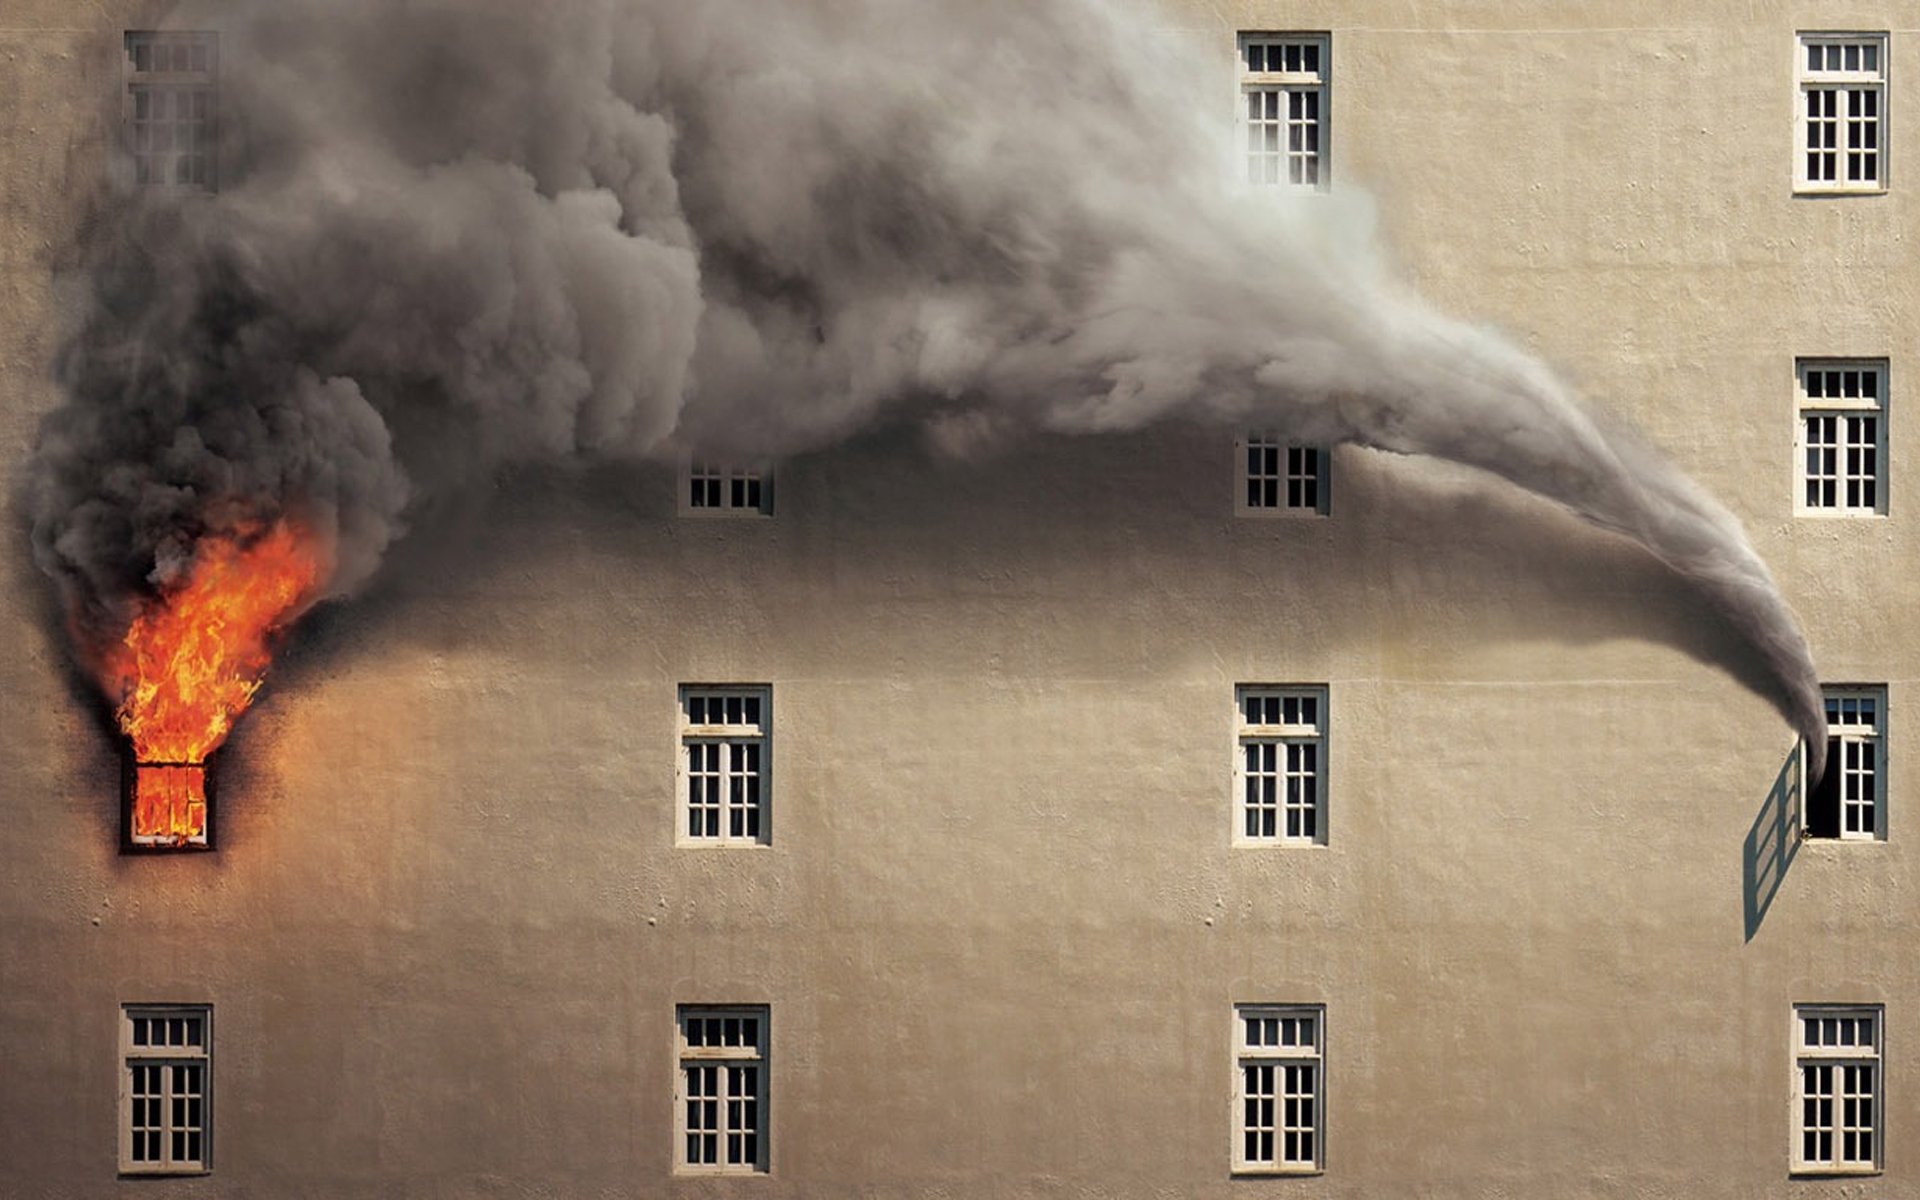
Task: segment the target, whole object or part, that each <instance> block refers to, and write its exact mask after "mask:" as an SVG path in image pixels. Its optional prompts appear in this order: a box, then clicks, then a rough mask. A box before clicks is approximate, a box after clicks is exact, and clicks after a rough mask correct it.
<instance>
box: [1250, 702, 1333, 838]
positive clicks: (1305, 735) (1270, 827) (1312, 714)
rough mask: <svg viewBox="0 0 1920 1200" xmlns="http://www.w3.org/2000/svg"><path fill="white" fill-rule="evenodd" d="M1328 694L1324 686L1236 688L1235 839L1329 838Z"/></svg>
mask: <svg viewBox="0 0 1920 1200" xmlns="http://www.w3.org/2000/svg"><path fill="white" fill-rule="evenodd" d="M1326 700H1327V692H1326V689H1325V688H1322V687H1274V686H1267V685H1259V686H1255V685H1252V684H1243V685H1242V686H1240V687H1239V688H1236V689H1235V691H1234V703H1235V706H1236V708H1237V711H1238V721H1237V725H1238V746H1237V748H1236V751H1235V758H1234V793H1235V795H1236V796H1237V797H1238V801H1237V807H1238V813H1237V818H1236V820H1235V823H1234V840H1235V841H1236V842H1239V843H1241V844H1262V845H1265V844H1278V843H1298V844H1302V845H1311V844H1313V843H1324V842H1325V841H1326V840H1327V822H1326V779H1327V769H1326V750H1327V726H1326V707H1327V706H1326Z"/></svg>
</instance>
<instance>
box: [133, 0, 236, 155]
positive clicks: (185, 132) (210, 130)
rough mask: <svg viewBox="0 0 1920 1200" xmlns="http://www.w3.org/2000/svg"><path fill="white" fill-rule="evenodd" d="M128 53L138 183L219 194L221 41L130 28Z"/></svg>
mask: <svg viewBox="0 0 1920 1200" xmlns="http://www.w3.org/2000/svg"><path fill="white" fill-rule="evenodd" d="M126 55H127V58H126V69H127V109H126V137H127V152H128V155H129V156H130V157H131V159H132V162H133V181H134V183H135V184H137V185H139V186H141V187H168V188H181V189H186V190H192V191H212V190H213V189H214V187H215V186H216V185H217V183H218V179H217V175H218V172H217V169H216V168H217V156H216V154H215V153H214V144H215V135H216V133H217V131H218V119H219V84H218V79H219V68H220V40H219V35H218V34H215V33H200V32H185V31H173V30H168V31H159V30H145V29H142V30H129V31H127V34H126Z"/></svg>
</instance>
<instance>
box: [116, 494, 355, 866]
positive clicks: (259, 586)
mask: <svg viewBox="0 0 1920 1200" xmlns="http://www.w3.org/2000/svg"><path fill="white" fill-rule="evenodd" d="M322 557H323V556H322V554H321V553H320V550H319V547H318V544H317V542H316V540H315V539H314V538H313V537H312V536H310V535H309V534H307V533H306V532H305V531H304V530H302V529H300V528H298V527H297V526H295V525H294V524H292V523H291V522H288V521H281V522H279V523H278V524H276V525H274V526H273V527H272V528H271V529H269V530H267V531H266V532H265V533H261V532H259V531H258V530H257V529H243V530H240V531H238V532H235V533H231V534H218V535H210V536H208V537H205V538H202V539H201V541H200V542H199V544H198V545H197V546H196V547H195V550H194V562H193V566H192V568H191V570H190V571H189V572H188V574H187V577H186V578H185V579H184V580H182V581H180V582H179V583H177V584H174V585H172V586H168V587H163V588H162V590H161V594H160V596H159V597H158V598H157V599H154V600H150V601H147V602H145V603H144V604H143V605H142V606H141V608H140V610H139V611H138V612H137V613H136V614H135V616H134V618H133V621H132V623H131V624H130V625H129V626H128V628H127V634H126V637H125V638H123V639H122V640H121V642H120V644H119V645H117V646H114V647H113V648H112V649H111V650H110V651H109V652H108V654H107V655H106V660H105V664H104V669H103V672H102V673H103V676H104V682H105V684H106V686H107V690H108V694H109V695H111V696H116V697H118V698H119V705H118V707H117V709H116V710H115V715H116V716H117V717H118V718H119V720H120V728H122V729H123V730H125V731H126V733H127V736H128V737H129V738H130V739H132V741H133V753H134V760H135V763H136V767H135V784H134V797H133V818H134V819H133V834H134V839H135V840H136V841H138V842H142V843H149V844H176V845H177V844H185V843H187V842H190V841H196V840H201V839H202V835H203V834H204V832H205V829H206V771H205V768H204V766H203V764H204V763H205V762H206V759H207V755H209V754H211V753H213V751H214V750H215V749H217V748H218V747H219V746H220V744H221V743H222V742H224V741H226V739H227V734H228V733H230V732H231V731H232V729H233V723H234V722H235V721H236V720H238V719H239V717H240V714H241V713H243V712H245V711H246V710H247V706H248V705H249V704H251V703H252V702H253V697H254V693H255V692H257V691H259V690H260V681H261V679H262V678H263V677H264V676H265V674H266V671H267V666H268V664H269V663H271V662H272V660H273V651H272V645H271V643H272V642H273V641H274V640H275V636H276V635H277V634H278V633H279V632H280V631H281V630H282V629H283V628H285V626H286V625H287V623H288V622H289V621H291V620H292V618H293V617H294V616H296V615H298V613H299V610H300V609H301V608H302V607H304V605H305V604H306V602H307V601H309V600H310V599H311V598H312V596H313V593H314V589H315V587H316V585H317V584H318V583H319V581H320V578H321V575H322V570H323V569H322Z"/></svg>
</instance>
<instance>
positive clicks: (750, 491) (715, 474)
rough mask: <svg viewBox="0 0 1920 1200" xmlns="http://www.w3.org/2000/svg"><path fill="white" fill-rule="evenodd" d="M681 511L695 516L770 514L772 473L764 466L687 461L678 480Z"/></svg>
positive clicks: (771, 511) (683, 513)
mask: <svg viewBox="0 0 1920 1200" xmlns="http://www.w3.org/2000/svg"><path fill="white" fill-rule="evenodd" d="M680 512H681V513H682V515H685V516H697V517H721V516H725V517H741V516H771V515H773V473H772V471H770V470H769V469H768V468H767V467H766V466H765V465H764V464H756V465H742V464H739V463H721V462H714V461H711V460H707V459H699V458H695V459H689V460H688V461H687V464H686V469H685V470H684V471H683V472H682V474H681V479H680Z"/></svg>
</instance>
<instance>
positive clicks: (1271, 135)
mask: <svg viewBox="0 0 1920 1200" xmlns="http://www.w3.org/2000/svg"><path fill="white" fill-rule="evenodd" d="M1256 48H1258V53H1257V57H1258V58H1259V59H1260V65H1261V66H1262V68H1263V69H1261V70H1254V69H1253V66H1252V62H1253V59H1254V57H1256V55H1255V54H1254V53H1253V52H1254V51H1255V49H1256ZM1235 49H1236V52H1237V58H1236V59H1235V67H1234V74H1235V76H1236V81H1237V84H1238V93H1237V95H1236V97H1235V108H1234V114H1235V116H1234V127H1235V132H1236V136H1235V139H1234V155H1235V158H1236V161H1237V163H1238V166H1239V178H1240V181H1241V182H1242V184H1244V185H1245V186H1247V187H1250V188H1263V187H1284V188H1293V189H1298V190H1300V191H1322V192H1324V191H1326V190H1328V188H1329V187H1331V186H1332V179H1333V170H1332V167H1333V154H1332V149H1333V139H1332V137H1331V136H1330V134H1331V131H1332V127H1333V120H1332V116H1333V103H1332V100H1333V89H1332V80H1333V60H1332V54H1333V36H1332V35H1331V34H1329V33H1326V32H1319V33H1270V32H1264V31H1243V32H1242V33H1241V34H1240V35H1239V37H1238V38H1237V39H1236V46H1235ZM1290 49H1291V51H1292V52H1291V53H1290V52H1289V50H1290ZM1309 50H1311V54H1310V55H1309V54H1308V53H1307V52H1308V51H1309ZM1309 62H1311V64H1312V65H1313V68H1314V69H1311V70H1309V69H1307V68H1308V65H1309ZM1269 94H1272V95H1275V96H1277V97H1278V99H1277V100H1275V101H1272V102H1271V103H1270V106H1269V107H1270V109H1271V111H1269V109H1268V108H1263V110H1262V114H1261V116H1260V118H1259V119H1258V123H1257V125H1256V120H1255V118H1254V116H1253V113H1252V111H1251V109H1250V107H1249V106H1250V104H1252V103H1253V101H1252V100H1251V99H1250V97H1253V96H1255V95H1260V96H1266V95H1269ZM1296 106H1299V107H1300V108H1302V109H1303V110H1304V109H1305V108H1309V107H1310V108H1312V110H1313V114H1312V115H1311V116H1308V115H1306V114H1305V113H1304V111H1303V112H1300V113H1296V112H1294V111H1293V110H1294V108H1295V107H1296ZM1296 128H1298V129H1299V130H1300V138H1299V139H1298V140H1299V141H1300V142H1301V143H1302V144H1301V145H1299V146H1295V145H1294V142H1295V140H1296V139H1295V137H1294V131H1295V129H1296ZM1308 140H1311V141H1312V143H1313V145H1312V146H1311V147H1308V146H1306V145H1305V142H1306V141H1308ZM1256 142H1257V143H1258V144H1257V145H1256ZM1296 164H1299V165H1300V169H1299V170H1297V171H1296V169H1295V166H1296ZM1270 167H1271V168H1272V169H1271V171H1269V168H1270ZM1269 174H1271V175H1272V178H1268V176H1269ZM1296 175H1300V176H1302V177H1301V178H1298V179H1296V178H1295V176H1296Z"/></svg>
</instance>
